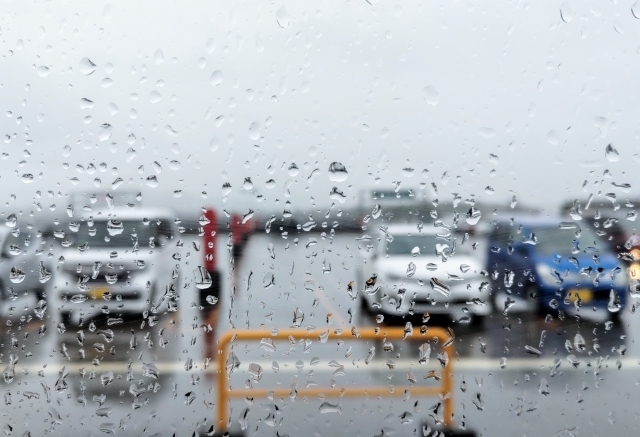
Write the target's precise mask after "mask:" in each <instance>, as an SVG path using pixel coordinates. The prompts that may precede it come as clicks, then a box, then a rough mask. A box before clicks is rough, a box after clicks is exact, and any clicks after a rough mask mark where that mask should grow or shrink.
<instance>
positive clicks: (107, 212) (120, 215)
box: [90, 208, 176, 220]
mask: <svg viewBox="0 0 640 437" xmlns="http://www.w3.org/2000/svg"><path fill="white" fill-rule="evenodd" d="M90 215H91V216H92V217H93V220H108V219H109V218H111V217H115V218H117V219H118V220H142V219H145V218H147V219H149V220H154V219H163V220H174V219H175V218H176V214H175V213H174V212H173V211H171V210H170V209H165V208H131V209H129V208H114V209H102V210H98V211H92V213H91V214H90Z"/></svg>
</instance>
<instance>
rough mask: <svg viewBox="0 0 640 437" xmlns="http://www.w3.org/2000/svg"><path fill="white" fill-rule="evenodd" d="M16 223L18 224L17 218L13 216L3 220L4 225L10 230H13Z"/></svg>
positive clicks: (10, 215)
mask: <svg viewBox="0 0 640 437" xmlns="http://www.w3.org/2000/svg"><path fill="white" fill-rule="evenodd" d="M17 223H18V218H17V217H16V215H15V214H9V215H8V216H7V219H6V220H5V224H6V225H7V226H9V227H10V228H14V227H15V226H16V224H17Z"/></svg>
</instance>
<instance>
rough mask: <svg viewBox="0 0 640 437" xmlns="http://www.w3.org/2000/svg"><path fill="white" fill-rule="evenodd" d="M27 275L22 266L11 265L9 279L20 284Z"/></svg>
mask: <svg viewBox="0 0 640 437" xmlns="http://www.w3.org/2000/svg"><path fill="white" fill-rule="evenodd" d="M25 277H26V274H25V272H24V270H22V269H21V268H20V267H18V266H14V267H11V271H10V272H9V279H10V280H11V282H13V283H14V284H19V283H20V282H22V281H24V278H25Z"/></svg>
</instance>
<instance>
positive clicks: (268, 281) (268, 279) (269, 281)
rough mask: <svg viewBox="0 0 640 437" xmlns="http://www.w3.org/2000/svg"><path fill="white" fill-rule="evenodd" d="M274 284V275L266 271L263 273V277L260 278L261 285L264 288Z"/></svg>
mask: <svg viewBox="0 0 640 437" xmlns="http://www.w3.org/2000/svg"><path fill="white" fill-rule="evenodd" d="M274 284H275V277H274V276H273V273H271V272H267V273H265V275H264V279H263V280H262V286H263V287H264V288H271V287H273V286H274Z"/></svg>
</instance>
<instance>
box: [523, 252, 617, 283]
mask: <svg viewBox="0 0 640 437" xmlns="http://www.w3.org/2000/svg"><path fill="white" fill-rule="evenodd" d="M570 257H574V258H575V259H577V260H578V267H577V268H576V266H575V265H574V264H573V263H572V262H571V261H569V258H570ZM533 261H534V262H535V264H536V265H538V264H543V265H546V266H549V267H551V268H552V269H554V270H556V271H558V272H559V273H560V274H564V272H566V271H567V270H569V273H577V272H578V271H580V269H582V268H584V267H591V268H592V269H593V270H594V272H593V273H592V274H591V275H592V278H593V277H594V276H595V270H596V269H598V268H602V269H604V271H605V275H604V277H603V279H606V278H610V276H609V272H611V270H612V269H614V268H616V267H620V268H622V264H621V263H620V261H619V260H618V259H617V258H616V257H615V256H614V255H613V254H611V253H605V254H600V260H599V262H598V264H596V263H595V262H594V261H593V258H592V256H591V255H586V254H584V253H580V254H576V255H570V256H563V257H562V258H561V259H560V260H555V259H554V257H551V256H548V255H544V256H541V255H535V256H534V257H533ZM621 274H624V272H622V271H621V272H619V273H618V275H621ZM587 278H588V277H587V276H585V279H587Z"/></svg>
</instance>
